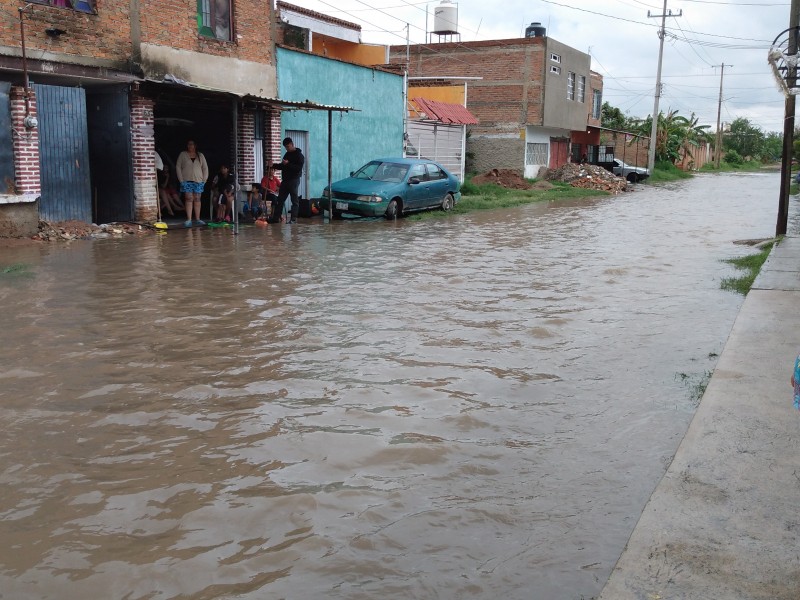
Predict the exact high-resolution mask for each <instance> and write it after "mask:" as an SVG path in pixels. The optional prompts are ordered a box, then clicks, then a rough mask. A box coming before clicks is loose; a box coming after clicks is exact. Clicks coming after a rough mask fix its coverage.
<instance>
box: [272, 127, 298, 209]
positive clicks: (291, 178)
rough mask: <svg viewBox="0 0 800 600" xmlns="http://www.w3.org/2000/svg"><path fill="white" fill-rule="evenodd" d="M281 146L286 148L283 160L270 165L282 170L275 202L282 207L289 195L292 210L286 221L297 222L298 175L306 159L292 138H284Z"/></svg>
mask: <svg viewBox="0 0 800 600" xmlns="http://www.w3.org/2000/svg"><path fill="white" fill-rule="evenodd" d="M283 147H284V148H286V154H284V155H283V160H282V161H281V162H279V163H275V164H273V165H272V168H273V169H275V170H278V171H282V172H283V177H282V178H281V186H280V187H279V188H278V202H277V204H278V206H279V207H282V206H283V203H284V202H286V198H288V197H291V198H292V211H291V214H290V217H289V220H288V222H289V223H297V214H298V213H299V212H300V198H299V197H298V196H297V190H298V188H299V187H300V175H302V173H303V164H304V163H305V161H306V159H305V157H304V156H303V153H302V152H301V151H300V148H296V147H295V145H294V142H292V138H289V137H287V138H285V139H284V140H283Z"/></svg>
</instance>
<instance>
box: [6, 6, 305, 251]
mask: <svg viewBox="0 0 800 600" xmlns="http://www.w3.org/2000/svg"><path fill="white" fill-rule="evenodd" d="M0 2H1V3H2V4H1V6H2V8H3V12H4V13H6V14H7V15H13V16H18V19H17V22H16V23H13V25H14V26H9V24H8V23H7V24H6V25H5V26H4V27H3V28H2V29H0V124H3V125H5V124H7V125H8V126H7V127H0V174H2V178H3V187H2V189H0V234H5V235H9V234H10V235H26V234H28V233H30V232H31V230H33V231H35V229H36V225H37V222H38V219H40V218H41V219H45V220H52V221H59V220H68V219H78V220H82V221H95V222H109V221H121V220H129V219H143V220H144V219H152V218H154V217H155V214H156V208H157V206H156V202H157V189H156V185H157V184H156V178H155V150H156V148H158V151H159V154H160V155H161V156H162V157H163V159H164V162H165V163H167V164H169V163H170V162H173V161H174V160H175V159H176V158H177V155H178V153H179V152H180V151H182V150H183V149H184V148H185V146H186V142H187V140H188V139H193V140H194V141H195V142H196V143H197V145H198V149H199V150H200V151H202V152H203V153H204V154H205V155H206V158H207V160H208V163H209V167H210V169H211V170H212V172H213V170H215V169H216V167H217V165H219V164H220V163H222V162H226V163H229V164H232V165H233V166H234V167H235V169H236V171H237V175H238V177H239V180H240V182H242V183H245V182H250V181H253V180H254V179H255V178H256V176H257V175H258V174H259V172H260V171H262V170H263V161H265V160H266V159H267V158H266V157H268V156H271V157H275V156H277V155H279V154H280V151H281V148H280V139H281V130H280V110H281V109H283V108H287V107H288V108H292V107H300V106H302V107H303V108H306V109H313V108H316V107H315V106H314V105H313V103H311V104H309V103H303V102H296V103H292V102H288V103H287V102H281V101H279V100H277V99H276V98H277V81H276V70H275V57H274V53H273V49H274V46H273V43H272V41H273V35H274V33H273V32H274V21H273V19H272V6H271V3H270V2H266V3H265V2H263V1H262V0H237V2H235V3H234V2H233V0H199V1H198V2H197V3H196V4H194V3H193V4H191V5H189V4H186V3H185V2H179V1H177V0H161V1H160V2H157V3H156V2H153V0H103V1H101V0H41V1H34V2H30V3H28V4H21V3H19V2H15V1H11V0H0ZM259 160H261V161H262V162H261V164H259Z"/></svg>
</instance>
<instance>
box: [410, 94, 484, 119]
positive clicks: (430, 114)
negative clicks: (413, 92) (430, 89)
mask: <svg viewBox="0 0 800 600" xmlns="http://www.w3.org/2000/svg"><path fill="white" fill-rule="evenodd" d="M411 101H412V102H413V103H414V104H416V105H417V107H419V110H420V112H421V113H423V115H424V118H426V119H430V120H431V121H440V122H442V123H446V124H450V125H477V124H478V119H476V118H475V115H473V114H472V113H471V112H469V110H467V108H466V107H465V106H461V105H460V104H450V103H449V102H439V101H438V100H428V99H427V98H412V99H411Z"/></svg>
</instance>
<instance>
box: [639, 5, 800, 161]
mask: <svg viewBox="0 0 800 600" xmlns="http://www.w3.org/2000/svg"><path fill="white" fill-rule="evenodd" d="M798 1H800V0H798ZM682 15H683V11H682V10H681V11H680V12H678V14H676V15H674V14H672V10H671V9H670V11H669V13H667V0H664V10H663V11H662V13H661V14H660V15H651V14H650V11H649V10H648V11H647V17H648V18H659V17H660V18H661V29H659V30H658V38H659V40H661V41H660V43H659V45H658V70H657V71H656V95H655V96H656V98H655V103H654V104H653V125H652V127H651V128H650V152H648V154H647V170H648V172H650V173H652V172H653V167H655V164H656V135H657V134H658V101H659V100H660V99H661V60H662V59H663V58H664V36H665V33H664V25H665V23H666V20H667V17H680V16H682Z"/></svg>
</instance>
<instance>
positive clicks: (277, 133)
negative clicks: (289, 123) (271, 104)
mask: <svg viewBox="0 0 800 600" xmlns="http://www.w3.org/2000/svg"><path fill="white" fill-rule="evenodd" d="M282 141H283V136H282V135H281V113H280V111H278V110H273V111H270V112H268V113H267V118H266V119H264V162H266V165H265V166H264V172H265V173H266V172H267V169H266V167H268V166H269V165H271V164H272V163H276V162H280V161H281V158H283V150H284V148H283V146H282V145H281V142H282ZM280 176H281V173H280V171H278V177H280Z"/></svg>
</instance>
